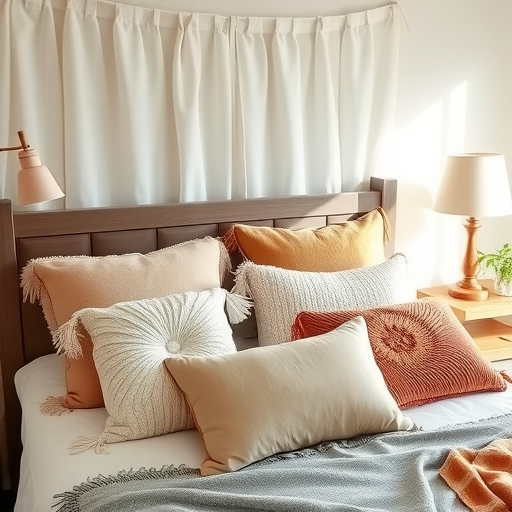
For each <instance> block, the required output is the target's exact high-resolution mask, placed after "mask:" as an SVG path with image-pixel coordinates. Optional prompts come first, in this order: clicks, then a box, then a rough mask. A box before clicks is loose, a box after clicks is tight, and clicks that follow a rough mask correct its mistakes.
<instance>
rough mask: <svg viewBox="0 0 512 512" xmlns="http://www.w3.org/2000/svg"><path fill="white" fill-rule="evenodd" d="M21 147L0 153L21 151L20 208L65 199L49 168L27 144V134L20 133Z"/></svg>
mask: <svg viewBox="0 0 512 512" xmlns="http://www.w3.org/2000/svg"><path fill="white" fill-rule="evenodd" d="M18 136H19V138H20V142H21V146H14V147H6V148H0V151H14V150H18V149H20V150H21V151H20V152H19V153H18V159H19V161H20V170H19V171H18V206H24V205H27V204H34V203H43V202H46V201H53V200H54V199H59V198H61V197H64V192H62V190H61V189H60V187H59V185H58V184H57V182H56V181H55V178H54V177H53V176H52V174H51V172H50V171H49V170H48V168H47V167H46V166H45V165H43V164H42V163H41V159H40V158H39V155H38V154H37V153H36V152H35V151H34V150H33V149H31V148H30V146H29V145H28V144H27V141H26V138H25V133H24V132H22V131H20V132H18Z"/></svg>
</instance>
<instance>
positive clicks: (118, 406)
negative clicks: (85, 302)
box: [55, 288, 249, 453]
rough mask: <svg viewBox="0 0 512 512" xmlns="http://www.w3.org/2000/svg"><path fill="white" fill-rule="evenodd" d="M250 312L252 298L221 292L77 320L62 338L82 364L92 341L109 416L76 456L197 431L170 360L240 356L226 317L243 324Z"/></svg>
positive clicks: (77, 445)
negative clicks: (84, 341)
mask: <svg viewBox="0 0 512 512" xmlns="http://www.w3.org/2000/svg"><path fill="white" fill-rule="evenodd" d="M248 306H249V304H248V302H247V299H244V298H242V297H237V296H235V295H232V294H229V293H228V292H227V291H226V290H224V289H222V288H215V289H211V290H206V291H202V292H186V293H183V294H174V295H168V296H167V297H162V298H156V299H144V300H140V301H131V302H121V303H118V304H115V305H113V306H110V307H109V308H87V309H82V310H80V311H78V312H77V313H75V314H74V315H73V316H72V317H71V319H70V320H69V321H68V322H66V323H65V324H64V325H62V326H61V327H60V328H59V329H58V330H57V331H56V333H55V336H56V340H57V345H58V348H59V350H61V351H64V352H66V353H67V355H68V356H69V357H80V352H81V348H80V343H79V337H80V336H81V335H83V333H84V332H86V333H87V334H88V336H89V337H90V339H91V340H92V346H93V349H92V352H93V357H94V362H95V364H96V369H97V371H98V376H99V379H100V383H101V389H102V391H103V397H104V400H105V408H106V409H107V412H108V414H109V417H108V419H107V421H106V424H105V429H104V431H103V432H102V433H101V435H100V436H99V437H98V438H93V439H89V438H80V439H78V440H77V441H76V442H74V443H73V444H72V445H71V448H70V450H71V453H78V452H81V451H84V450H86V449H88V448H94V449H95V451H96V452H97V453H101V452H104V451H106V445H107V444H110V443H117V442H120V441H127V440H130V439H141V438H146V437H153V436H158V435H161V434H166V433H168V432H176V431H179V430H187V429H191V428H194V421H193V419H192V416H191V413H190V410H189V408H188V406H187V403H186V400H185V398H184V396H183V394H182V393H181V391H180V390H179V388H178V387H177V386H176V384H175V382H174V381H173V379H172V378H171V377H170V375H169V373H168V372H167V371H166V369H165V365H164V361H165V360H166V359H169V358H174V357H178V356H190V357H198V356H210V355H214V354H228V353H232V352H236V347H235V344H234V341H233V336H232V331H231V327H230V324H229V322H228V318H227V317H226V313H225V312H224V310H225V308H226V309H227V311H228V315H229V316H230V320H231V321H233V322H235V323H236V322H237V321H240V320H241V319H243V318H244V317H245V315H246V313H247V311H248Z"/></svg>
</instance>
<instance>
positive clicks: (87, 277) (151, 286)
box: [21, 237, 230, 414]
mask: <svg viewBox="0 0 512 512" xmlns="http://www.w3.org/2000/svg"><path fill="white" fill-rule="evenodd" d="M229 267H230V263H229V255H228V253H227V251H226V248H225V247H224V244H223V243H222V242H221V241H219V240H217V239H215V238H212V237H205V238H202V239H196V240H191V241H188V242H184V243H181V244H177V245H174V246H171V247H166V248H164V249H160V250H158V251H154V252H150V253H148V254H139V253H132V254H122V255H112V256H69V257H62V256H58V257H49V258H37V259H33V260H31V261H29V262H28V263H27V265H26V266H25V268H24V269H23V271H22V275H21V286H22V288H23V299H24V300H30V301H31V302H34V301H36V300H38V301H39V302H40V304H41V306H42V309H43V313H44V316H45V318H46V321H47V323H48V327H49V329H50V331H52V333H53V332H54V331H55V330H56V329H57V328H58V327H60V326H61V325H63V324H64V323H65V322H67V321H68V320H69V319H70V318H71V316H72V315H73V314H74V313H75V312H76V311H79V310H81V309H83V308H105V307H109V306H112V305H113V304H115V303H117V302H125V301H132V300H140V299H149V298H153V297H164V296H166V295H169V294H171V293H182V292H186V291H202V290H207V289H210V288H215V287H220V286H221V285H222V281H223V278H224V276H225V274H226V273H227V271H228V269H229ZM81 343H82V357H80V358H79V359H71V358H68V357H66V356H65V357H64V365H65V378H66V389H67V393H66V395H65V396H63V397H48V399H47V400H46V401H45V402H44V403H43V404H42V406H41V410H42V411H43V412H45V413H47V414H61V413H63V412H69V410H71V409H87V408H92V407H103V405H104V402H103V396H102V393H101V387H100V383H99V380H98V375H97V373H96V369H95V367H94V361H93V357H92V345H91V342H90V340H89V339H88V338H87V337H84V338H83V339H82V340H81Z"/></svg>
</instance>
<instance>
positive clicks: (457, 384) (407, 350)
mask: <svg viewBox="0 0 512 512" xmlns="http://www.w3.org/2000/svg"><path fill="white" fill-rule="evenodd" d="M356 316H362V317H363V318H364V319H365V320H366V323H367V325H368V334H369V337H370V343H371V346H372V349H373V353H374V354H375V359H376V361H377V364H378V365H379V367H380V369H381V371H382V373H383V375H384V379H385V380H386V384H387V386H388V388H389V390H390V392H391V394H392V395H393V398H394V399H395V400H396V401H397V403H398V405H399V406H400V407H401V408H402V409H406V408H408V407H413V406H416V405H421V404H424V403H428V402H434V401H436V400H441V399H443V398H451V397H454V396H460V395H464V394H467V393H476V392H480V391H504V390H505V389H506V388H507V383H506V382H505V380H504V378H503V377H502V375H501V374H500V373H499V372H498V371H497V370H495V369H494V368H493V366H492V365H491V363H489V361H487V359H486V358H485V357H484V356H483V354H482V353H481V352H480V350H479V349H478V347H477V346H476V345H475V343H474V342H473V339H472V338H471V336H470V335H469V334H468V332H467V331H466V329H464V327H463V326H462V324H461V323H460V322H459V321H458V320H457V317H456V316H455V314H454V313H453V312H452V310H451V309H450V307H449V306H448V305H447V304H446V303H445V302H442V301H437V300H421V301H417V302H410V303H407V304H398V305H393V306H386V307H378V308H374V309H367V310H361V309H356V310H348V311H336V312H330V313H316V312H302V313H300V314H299V315H297V318H296V320H295V322H294V324H293V338H294V339H300V338H307V337H309V336H317V335H320V334H322V333H325V332H329V331H330V330H331V329H335V328H337V327H338V326H339V325H342V324H343V323H344V322H346V321H348V320H350V319H351V318H354V317H356Z"/></svg>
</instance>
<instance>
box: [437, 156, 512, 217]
mask: <svg viewBox="0 0 512 512" xmlns="http://www.w3.org/2000/svg"><path fill="white" fill-rule="evenodd" d="M434 210H435V211H437V212H441V213H450V214H452V215H464V216H467V217H499V216H501V215H509V214H512V197H511V194H510V185H509V181H508V174H507V167H506V165H505V157H504V156H503V155H500V154H496V153H465V154H461V155H452V156H448V158H447V161H446V169H445V174H444V177H443V180H442V182H441V185H440V187H439V193H438V196H437V199H436V202H435V205H434Z"/></svg>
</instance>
